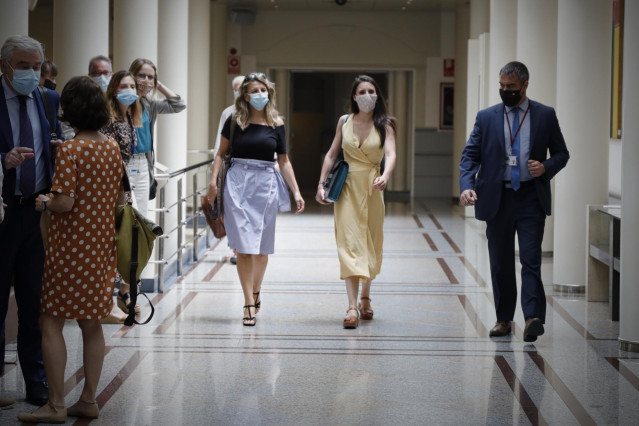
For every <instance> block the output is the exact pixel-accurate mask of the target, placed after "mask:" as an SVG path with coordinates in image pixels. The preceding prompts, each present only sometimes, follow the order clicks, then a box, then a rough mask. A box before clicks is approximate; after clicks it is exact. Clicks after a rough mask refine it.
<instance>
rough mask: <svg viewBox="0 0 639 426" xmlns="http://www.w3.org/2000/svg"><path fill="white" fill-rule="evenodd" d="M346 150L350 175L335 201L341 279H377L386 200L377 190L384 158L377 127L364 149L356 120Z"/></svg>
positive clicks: (346, 134)
mask: <svg viewBox="0 0 639 426" xmlns="http://www.w3.org/2000/svg"><path fill="white" fill-rule="evenodd" d="M342 148H343V150H344V159H345V160H346V162H347V163H348V166H349V169H348V176H347V177H346V182H345V183H344V187H343V188H342V193H341V195H340V197H339V200H338V201H336V202H335V239H336V241H337V254H338V258H339V264H340V279H344V278H346V277H350V276H359V277H360V278H363V279H371V280H372V279H373V278H375V276H377V274H378V273H379V271H380V269H381V267H382V246H383V243H384V233H383V227H384V214H385V207H384V198H383V196H382V192H381V191H378V190H377V189H373V181H374V180H375V178H377V177H378V176H379V175H380V164H381V161H382V158H383V157H384V148H383V147H382V146H381V140H380V136H379V133H378V132H377V130H376V129H375V127H373V129H372V130H371V132H370V134H369V135H368V136H367V137H366V139H365V140H364V142H362V144H361V146H360V142H359V140H358V139H357V137H356V136H355V134H354V132H353V118H352V116H351V117H349V119H347V121H346V123H345V124H344V126H343V127H342Z"/></svg>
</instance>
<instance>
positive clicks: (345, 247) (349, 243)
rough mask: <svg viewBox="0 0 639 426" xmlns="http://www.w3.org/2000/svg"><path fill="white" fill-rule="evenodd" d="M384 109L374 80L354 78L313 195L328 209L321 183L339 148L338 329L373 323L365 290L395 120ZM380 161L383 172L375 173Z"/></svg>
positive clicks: (378, 259)
mask: <svg viewBox="0 0 639 426" xmlns="http://www.w3.org/2000/svg"><path fill="white" fill-rule="evenodd" d="M387 109H388V108H387V106H386V101H385V100H384V98H383V97H382V94H381V92H380V90H379V86H378V85H377V83H376V82H375V80H373V78H371V77H369V76H366V75H360V76H358V77H357V78H356V79H355V81H354V82H353V87H352V89H351V99H350V110H351V114H349V115H347V116H344V117H341V118H340V119H339V120H338V122H337V129H336V131H335V138H334V139H333V143H332V145H331V148H330V149H329V151H328V153H327V154H326V157H325V158H324V164H323V166H322V172H321V174H320V182H319V185H318V189H317V194H316V196H315V199H316V200H317V201H318V202H319V203H320V204H329V203H327V202H326V201H324V196H325V194H324V183H325V181H326V178H327V176H328V174H329V172H330V170H331V167H332V165H333V163H335V161H336V160H337V158H338V156H339V153H340V150H342V149H343V151H344V159H345V160H346V162H347V163H348V165H349V170H348V176H347V178H346V182H345V183H344V187H343V188H342V193H341V195H340V198H339V200H338V201H336V202H335V239H336V241H337V254H338V257H339V263H340V279H343V280H345V282H346V293H347V294H348V309H347V311H346V317H345V318H344V321H343V326H344V328H357V325H358V319H359V318H360V315H361V318H362V319H367V320H371V319H373V309H372V308H371V299H370V288H371V282H372V280H373V279H374V278H375V277H376V276H377V274H378V273H379V271H380V269H381V266H382V246H383V242H384V233H383V227H384V213H385V208H384V199H383V191H384V189H385V188H386V185H387V183H388V180H389V179H390V176H391V174H392V173H393V169H394V168H395V119H394V118H393V117H391V116H389V115H388V113H387ZM384 156H385V157H386V159H385V167H384V172H383V173H380V172H381V170H380V166H381V162H382V159H383V158H384ZM360 281H362V292H361V297H360V302H359V304H358V303H357V298H358V293H359V283H360Z"/></svg>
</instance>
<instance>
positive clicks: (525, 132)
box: [504, 98, 533, 182]
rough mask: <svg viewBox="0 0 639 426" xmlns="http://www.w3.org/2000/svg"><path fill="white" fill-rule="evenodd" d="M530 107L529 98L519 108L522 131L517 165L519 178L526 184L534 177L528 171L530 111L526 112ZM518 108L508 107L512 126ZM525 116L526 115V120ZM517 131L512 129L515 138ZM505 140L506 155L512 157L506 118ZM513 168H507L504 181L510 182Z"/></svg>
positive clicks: (507, 110)
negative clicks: (515, 109) (514, 110)
mask: <svg viewBox="0 0 639 426" xmlns="http://www.w3.org/2000/svg"><path fill="white" fill-rule="evenodd" d="M529 106H530V102H528V98H526V100H525V101H523V102H522V103H521V105H519V106H518V107H517V108H520V110H519V122H520V123H521V130H520V131H519V158H518V159H517V163H518V164H519V176H520V177H521V182H525V181H527V180H531V179H532V178H533V177H532V175H531V174H530V172H529V171H528V159H529V158H530V111H528V114H526V110H527V109H528V107H529ZM514 108H516V107H506V113H507V114H508V119H509V120H510V124H511V125H512V123H513V120H514V118H515V113H514V112H513V109H514ZM524 114H526V119H525V120H524V121H523V123H522V121H521V120H523V119H524ZM516 131H517V129H512V132H513V136H514V135H515V132H516ZM504 139H505V140H506V155H512V154H511V153H512V148H511V144H510V129H509V128H508V120H506V118H505V117H504ZM511 167H512V166H508V167H506V172H505V173H504V180H505V181H510V170H511Z"/></svg>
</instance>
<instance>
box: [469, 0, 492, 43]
mask: <svg viewBox="0 0 639 426" xmlns="http://www.w3.org/2000/svg"><path fill="white" fill-rule="evenodd" d="M488 31H490V0H471V2H470V29H469V38H471V39H473V40H474V39H477V38H479V35H480V34H482V33H485V32H488Z"/></svg>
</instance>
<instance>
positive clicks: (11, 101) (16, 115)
mask: <svg viewBox="0 0 639 426" xmlns="http://www.w3.org/2000/svg"><path fill="white" fill-rule="evenodd" d="M2 90H4V97H5V99H6V102H7V111H8V112H9V121H10V123H11V130H12V136H13V146H14V147H17V146H20V99H18V96H20V95H18V94H17V93H16V92H14V91H13V90H11V88H10V87H9V86H8V85H7V81H6V77H5V76H3V78H2ZM27 114H29V120H31V128H32V129H33V148H34V151H35V162H36V185H35V190H36V192H38V191H42V190H43V189H45V188H46V187H47V185H48V180H47V176H46V174H47V172H46V168H45V164H44V162H45V161H46V160H45V159H44V156H43V155H42V151H43V149H44V143H43V142H42V126H41V125H40V114H38V105H37V104H36V100H35V98H34V95H33V92H32V93H29V95H28V96H27ZM48 142H49V141H47V144H46V145H47V149H48V146H49V143H48ZM20 171H21V168H20V167H18V168H17V169H16V190H15V195H22V193H21V192H20Z"/></svg>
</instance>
